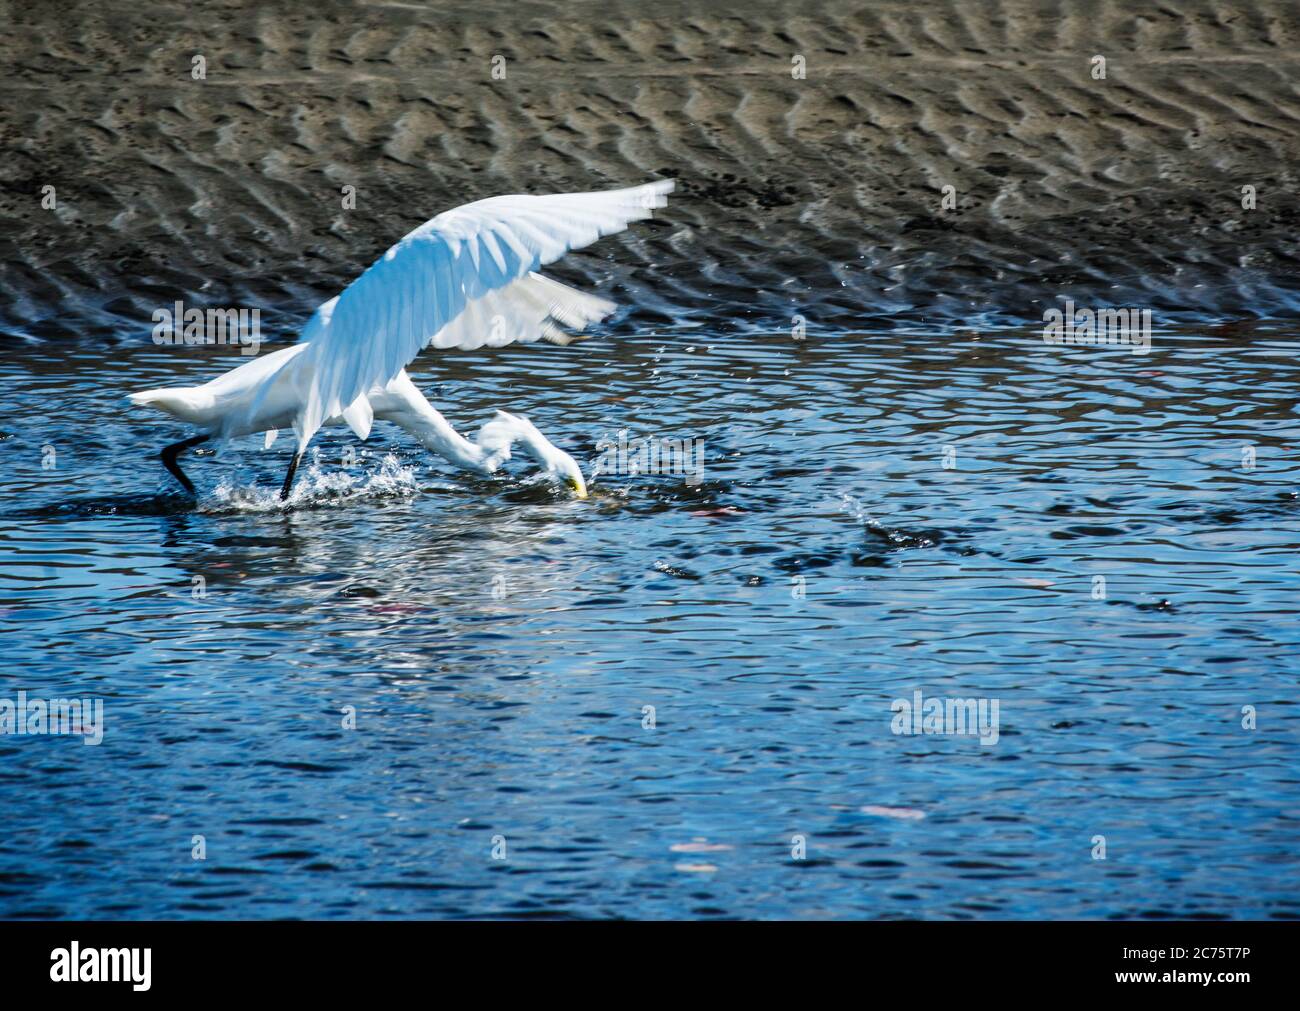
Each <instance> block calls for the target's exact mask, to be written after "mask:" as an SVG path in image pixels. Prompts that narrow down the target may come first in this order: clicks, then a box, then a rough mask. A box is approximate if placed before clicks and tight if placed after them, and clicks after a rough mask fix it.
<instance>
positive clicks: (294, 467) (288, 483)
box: [280, 453, 302, 502]
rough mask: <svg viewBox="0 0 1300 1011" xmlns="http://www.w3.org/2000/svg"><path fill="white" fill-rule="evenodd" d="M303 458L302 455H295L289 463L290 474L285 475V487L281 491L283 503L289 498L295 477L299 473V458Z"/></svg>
mask: <svg viewBox="0 0 1300 1011" xmlns="http://www.w3.org/2000/svg"><path fill="white" fill-rule="evenodd" d="M301 456H302V454H301V453H294V454H293V459H292V460H290V461H289V473H287V474H286V475H284V487H283V488H281V489H280V501H281V502H283V501H284V500H285V499H287V498H288V497H289V489H290V488H292V487H293V476H294V475H295V474H296V473H298V458H299V457H301Z"/></svg>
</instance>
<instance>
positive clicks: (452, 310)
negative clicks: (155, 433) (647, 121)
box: [129, 180, 673, 499]
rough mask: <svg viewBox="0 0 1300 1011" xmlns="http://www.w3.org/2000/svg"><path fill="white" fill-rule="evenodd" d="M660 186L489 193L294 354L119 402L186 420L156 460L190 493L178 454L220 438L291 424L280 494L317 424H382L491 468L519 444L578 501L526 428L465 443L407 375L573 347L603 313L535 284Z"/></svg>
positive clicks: (488, 429)
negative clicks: (480, 357) (434, 358)
mask: <svg viewBox="0 0 1300 1011" xmlns="http://www.w3.org/2000/svg"><path fill="white" fill-rule="evenodd" d="M672 189H673V183H672V181H671V180H666V181H663V182H656V183H650V184H648V185H645V186H633V187H630V188H628V189H620V190H605V191H601V192H595V193H561V194H555V195H552V196H526V195H519V196H505V197H491V198H489V199H487V200H479V201H477V202H476V203H472V204H466V205H465V206H463V207H458V208H456V209H455V210H452V211H447V212H445V213H443V214H440V215H438V216H437V217H436V218H434V219H432V220H431V221H428V222H426V223H425V224H423V225H421V226H420V227H419V228H417V229H415V230H414V231H413V232H411V233H410V234H409V235H407V236H406V237H405V238H404V239H402V240H401V241H400V242H398V243H397V244H396V245H395V246H393V247H392V248H391V249H389V250H388V252H386V253H385V254H384V255H383V256H381V257H380V258H379V259H378V260H377V261H376V262H375V263H374V264H373V265H372V266H371V267H370V268H369V269H368V270H366V272H365V273H363V274H362V275H361V276H360V277H358V278H357V279H356V280H355V281H353V282H352V283H351V284H350V285H348V287H347V288H345V289H344V290H343V292H342V293H341V294H340V295H338V296H336V297H335V298H332V299H330V300H329V301H328V302H326V303H325V304H324V305H322V306H321V307H320V308H319V309H317V310H316V312H315V313H313V314H312V317H311V318H310V319H309V320H308V321H307V324H306V326H305V327H304V328H303V331H302V339H301V340H300V341H299V342H298V343H297V344H295V345H294V346H292V347H289V348H284V349H282V350H280V351H275V352H273V353H271V354H268V355H263V356H261V357H259V358H257V359H255V360H254V361H251V362H247V363H245V364H244V365H241V366H239V367H238V368H236V369H232V370H231V371H230V372H227V373H226V374H225V375H222V376H219V377H217V378H216V379H214V380H212V381H211V382H209V383H205V384H204V385H202V386H192V387H173V388H167V389H157V390H146V391H143V392H140V393H132V394H130V395H129V397H130V400H131V402H132V403H135V404H142V405H148V406H151V407H155V408H157V409H159V410H161V411H164V412H166V413H167V414H170V415H171V416H172V417H175V418H178V419H179V420H181V421H184V422H187V423H188V424H191V425H194V426H195V427H197V428H198V429H200V434H199V435H196V436H194V437H192V438H189V439H184V440H182V441H180V442H177V443H174V444H172V445H170V446H167V447H166V448H165V449H163V451H162V454H161V455H162V460H163V464H164V465H165V466H166V467H167V470H168V471H170V472H171V474H172V475H173V476H175V477H176V479H177V480H178V481H180V483H181V484H182V485H183V486H184V487H185V489H186V490H187V491H189V492H191V493H193V491H194V485H193V484H192V483H191V482H190V480H189V479H188V478H187V477H186V476H185V474H184V473H183V472H182V471H181V469H180V466H179V465H178V463H177V456H178V455H179V454H180V453H181V452H182V451H184V450H186V449H189V448H191V447H193V446H197V445H199V444H201V443H203V442H206V441H208V440H209V439H216V440H218V441H223V440H226V439H231V438H236V437H238V436H241V435H249V434H253V433H256V432H266V433H267V437H266V443H265V444H266V445H267V446H270V445H271V443H272V442H273V441H274V439H275V436H276V433H277V432H278V431H279V430H280V429H282V428H287V429H292V430H293V432H294V435H295V436H296V439H297V445H296V447H295V449H294V454H293V458H292V460H291V461H290V463H289V472H288V474H287V475H286V476H285V480H284V485H283V487H282V488H281V489H280V497H281V498H282V499H287V498H288V497H289V489H290V488H291V487H292V485H293V478H294V474H295V473H296V471H297V468H298V461H299V460H300V459H301V457H302V454H303V452H304V450H306V448H307V445H308V443H310V442H311V439H312V437H313V436H314V435H315V434H316V432H317V431H318V430H319V429H320V428H321V427H322V426H324V425H347V426H348V427H349V428H351V429H352V431H353V432H354V433H355V434H356V435H357V436H358V437H359V438H361V439H366V438H368V437H369V435H370V428H371V424H372V422H373V420H374V419H375V418H379V419H380V420H385V421H392V422H394V423H396V424H397V425H399V426H401V427H402V428H403V429H405V430H406V431H408V432H410V433H411V434H412V435H413V436H415V438H416V439H418V440H419V441H420V443H421V444H423V445H424V446H425V447H426V448H428V449H430V450H432V451H433V452H435V453H437V454H438V455H440V456H442V457H445V458H446V459H447V460H449V461H450V462H451V463H453V464H455V465H457V466H459V467H464V468H467V469H470V470H476V471H479V472H481V473H491V472H493V471H494V470H496V469H497V468H498V467H499V466H500V465H501V463H502V462H504V461H505V460H507V459H509V457H510V448H511V445H512V444H513V443H514V442H519V443H521V444H522V445H523V447H524V449H525V450H526V451H527V452H528V453H529V454H530V455H532V456H533V457H534V458H535V459H537V460H538V462H539V463H541V464H542V466H543V467H545V468H546V470H547V471H548V472H549V473H552V474H554V475H556V476H557V477H559V478H561V479H562V480H564V481H566V482H567V483H568V484H569V485H570V487H572V488H573V490H574V491H575V492H576V493H577V494H578V495H579V497H585V496H586V494H587V490H586V484H585V482H584V481H583V478H582V469H581V468H580V467H579V466H578V464H577V463H576V462H575V461H574V460H573V458H572V457H570V456H569V455H568V454H567V453H564V452H563V451H561V450H559V449H557V448H556V447H555V446H554V445H552V444H551V443H550V442H549V441H548V440H547V439H546V438H545V437H544V436H543V435H542V433H541V432H539V431H538V430H537V429H536V428H535V427H534V426H533V425H532V424H531V423H529V422H528V421H527V420H526V419H524V418H520V417H517V416H515V415H511V414H507V413H506V412H504V411H499V412H498V413H497V416H496V418H494V419H493V420H492V421H490V422H488V423H487V424H486V425H484V426H483V428H482V429H481V430H480V431H479V434H478V437H477V441H475V442H470V441H469V440H468V439H465V438H463V437H462V436H460V435H458V434H457V433H456V432H455V430H454V429H453V428H452V427H451V425H449V424H448V423H447V421H446V419H444V418H443V416H442V415H441V414H439V413H438V412H437V411H436V410H434V409H433V407H432V406H431V405H430V404H429V402H428V401H427V400H426V399H425V398H424V396H423V395H422V394H421V393H420V391H419V390H418V389H416V387H415V384H414V383H412V382H411V379H410V377H409V376H408V375H407V374H406V366H407V365H408V364H409V363H410V362H411V361H412V360H413V359H414V358H415V356H416V355H417V354H419V352H420V351H421V350H422V349H423V348H424V347H426V346H430V345H431V346H433V347H436V348H460V349H466V350H471V349H475V348H479V347H483V346H489V347H501V346H504V345H506V344H511V343H513V342H515V341H535V340H548V341H552V342H554V343H559V344H565V343H568V341H569V340H571V339H572V338H571V337H570V336H569V334H567V333H566V332H565V331H564V330H563V329H562V327H572V328H573V329H575V330H581V329H582V328H584V327H585V326H587V324H589V323H592V322H596V321H598V320H601V319H604V318H605V317H606V316H608V315H609V314H610V313H611V312H613V311H614V308H615V307H614V304H613V303H612V302H610V301H608V300H606V299H603V298H598V297H596V296H594V295H589V294H586V293H584V292H580V291H576V290H574V289H573V288H570V287H567V286H566V285H563V284H560V283H559V282H558V281H554V280H551V279H550V278H547V277H543V276H542V275H541V274H539V273H537V268H538V267H540V266H542V265H544V264H547V263H551V262H553V261H555V260H558V259H559V258H560V257H561V256H563V255H564V254H565V253H566V252H568V251H569V250H570V249H578V248H581V247H583V246H586V245H590V244H591V243H592V242H595V241H596V240H597V239H599V238H601V237H602V236H605V235H611V234H613V233H615V232H621V231H622V230H623V229H624V228H626V227H627V226H628V224H629V223H630V222H632V221H637V220H640V219H642V218H647V217H650V216H651V211H652V209H653V208H655V207H663V206H664V205H665V204H666V203H667V194H668V193H670V192H672Z"/></svg>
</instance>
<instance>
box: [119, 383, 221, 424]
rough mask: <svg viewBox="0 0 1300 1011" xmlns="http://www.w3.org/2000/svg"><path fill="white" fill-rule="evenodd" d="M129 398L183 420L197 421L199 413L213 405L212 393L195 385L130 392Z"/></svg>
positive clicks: (137, 403) (140, 405) (140, 404)
mask: <svg viewBox="0 0 1300 1011" xmlns="http://www.w3.org/2000/svg"><path fill="white" fill-rule="evenodd" d="M126 397H127V399H128V400H129V401H131V403H133V404H135V405H137V406H139V407H156V408H157V409H158V410H160V411H162V412H163V413H165V414H170V415H171V416H172V417H173V418H179V419H180V420H181V421H189V422H195V421H197V420H198V416H199V414H200V413H201V412H202V411H203V410H204V409H205V408H206V407H210V406H211V400H212V395H211V394H210V393H204V392H203V391H201V390H200V389H198V388H197V387H193V386H173V387H170V388H168V389H159V390H141V391H140V392H138V393H128V394H127V395H126Z"/></svg>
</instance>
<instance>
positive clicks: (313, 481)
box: [198, 450, 419, 513]
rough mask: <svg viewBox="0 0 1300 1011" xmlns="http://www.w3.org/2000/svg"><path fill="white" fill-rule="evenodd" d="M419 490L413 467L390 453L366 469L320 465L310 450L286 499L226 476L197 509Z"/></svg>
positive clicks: (338, 500)
mask: <svg viewBox="0 0 1300 1011" xmlns="http://www.w3.org/2000/svg"><path fill="white" fill-rule="evenodd" d="M418 490H419V485H418V483H417V482H416V477H415V468H414V467H412V466H406V465H404V464H402V463H401V462H400V461H399V460H398V459H397V457H396V456H394V455H393V454H392V453H388V454H386V455H385V456H384V457H383V458H382V459H381V460H380V461H379V466H378V468H377V469H375V470H366V469H364V468H363V467H362V466H360V465H357V466H354V467H350V468H340V467H337V466H325V467H322V466H321V463H320V455H319V453H318V452H317V451H315V450H313V451H312V460H311V463H310V464H309V465H308V466H307V467H306V468H305V469H303V470H301V471H299V473H298V479H297V481H296V482H295V483H294V488H293V491H292V492H291V493H290V494H289V500H288V501H287V502H282V501H281V500H280V491H279V489H278V488H275V487H271V486H268V485H258V484H253V485H244V484H235V483H234V482H231V481H229V480H225V481H222V482H221V483H220V484H218V485H217V487H216V488H215V489H214V490H213V492H212V497H211V500H210V501H205V502H203V503H201V504H200V505H199V510H198V511H199V512H204V513H214V512H216V513H219V512H231V511H234V512H278V511H280V510H282V509H286V508H302V507H304V506H320V505H330V506H333V505H343V504H346V503H348V502H355V501H356V500H358V499H370V498H387V497H392V496H402V495H414V494H415V493H416V492H417V491H418Z"/></svg>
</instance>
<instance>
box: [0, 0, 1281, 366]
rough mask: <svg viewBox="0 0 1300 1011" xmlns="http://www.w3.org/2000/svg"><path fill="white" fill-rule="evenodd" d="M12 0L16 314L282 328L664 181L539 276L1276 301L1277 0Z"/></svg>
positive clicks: (1192, 311)
mask: <svg viewBox="0 0 1300 1011" xmlns="http://www.w3.org/2000/svg"><path fill="white" fill-rule="evenodd" d="M4 7H6V8H8V9H7V10H6V11H5V20H6V22H7V23H9V24H10V25H11V28H10V31H8V32H7V33H6V36H5V38H4V40H3V42H2V43H0V44H2V45H3V46H4V47H5V49H6V53H5V55H4V59H3V62H4V65H5V72H4V74H3V77H2V78H0V93H2V97H3V101H0V138H2V139H3V145H4V150H5V152H6V157H5V158H4V159H3V160H0V260H2V261H3V263H4V266H3V274H2V275H0V289H2V294H3V298H0V328H3V330H5V331H6V332H9V333H11V334H20V335H25V336H28V337H30V338H38V339H39V338H50V337H61V336H68V335H93V336H96V337H112V338H116V339H124V340H131V341H136V340H140V339H142V338H143V337H145V336H146V335H147V334H148V331H149V326H150V322H149V320H150V313H151V312H152V310H153V309H154V308H155V307H157V306H158V305H169V304H170V303H171V302H172V301H173V300H174V299H176V298H182V299H185V300H187V301H189V302H191V303H193V304H200V305H202V304H208V305H212V304H220V305H252V306H258V307H260V308H261V311H262V318H263V323H264V326H266V325H269V326H270V327H271V329H273V330H274V328H275V327H277V326H283V327H284V328H285V329H286V332H289V331H291V330H292V328H293V327H294V326H295V325H296V324H297V323H298V322H299V321H300V320H301V318H302V317H303V316H304V315H305V314H306V313H307V312H308V311H309V310H310V309H311V308H312V307H313V306H314V305H315V304H316V303H317V302H319V301H321V300H323V299H324V298H327V297H329V296H330V295H332V294H334V293H335V292H336V291H337V290H338V289H339V288H341V287H342V286H343V285H344V284H346V283H347V281H348V280H349V279H350V278H352V277H353V276H355V275H356V273H358V272H359V271H360V270H361V269H363V268H364V267H365V266H366V265H367V264H369V263H370V262H371V260H372V259H373V258H374V257H375V256H376V255H377V254H378V253H380V252H381V251H382V250H383V249H385V248H386V247H387V246H388V245H389V244H390V243H391V242H393V241H394V240H395V239H397V238H398V237H400V236H401V235H402V234H404V233H405V232H406V231H407V230H409V229H410V228H412V227H413V226H415V225H417V224H419V223H420V222H421V221H423V220H425V219H426V218H428V217H430V216H432V215H433V214H435V213H437V212H439V211H441V210H443V209H446V208H447V207H449V206H454V205H456V204H458V203H461V202H464V201H467V200H471V199H476V198H480V197H484V196H488V195H492V194H496V193H501V192H511V191H527V192H547V191H556V190H569V189H594V188H599V187H605V186H613V185H624V184H631V183H636V182H640V181H643V180H646V179H650V178H655V177H663V176H672V177H675V178H677V179H678V180H679V186H680V188H679V194H678V199H676V200H675V201H674V203H673V206H672V208H671V212H670V213H668V214H666V215H664V217H663V219H662V221H660V222H656V223H654V224H653V225H651V226H648V227H646V228H644V229H637V230H636V231H635V232H633V233H629V234H627V235H624V236H621V237H619V238H617V239H615V240H611V241H610V242H609V243H607V244H604V245H602V246H601V247H599V249H598V250H597V251H593V252H592V253H590V254H587V255H580V256H577V257H573V258H571V259H570V260H569V261H566V264H565V266H564V268H563V269H562V270H561V271H560V273H561V274H565V275H567V276H569V277H571V278H575V279H576V278H580V277H582V276H583V275H585V279H586V280H588V281H595V282H598V283H600V285H601V286H602V288H604V289H605V290H608V291H610V292H612V293H613V294H614V295H615V297H618V296H619V294H620V293H622V294H623V296H624V297H623V301H624V302H625V303H633V302H634V303H635V308H630V311H631V313H632V321H633V322H634V323H636V324H639V325H647V326H653V325H654V324H656V323H661V322H666V321H668V320H673V321H678V322H681V321H689V320H692V319H707V320H708V321H709V322H710V323H711V324H713V325H723V326H733V325H734V326H744V325H752V326H756V327H771V328H788V327H789V325H790V318H791V316H793V315H796V314H797V315H802V316H803V317H805V318H806V319H807V320H808V326H809V327H810V328H816V327H818V326H821V327H825V328H828V329H843V328H852V329H858V328H864V327H868V326H877V325H880V324H881V322H882V321H883V322H885V323H888V322H889V320H891V319H893V320H904V321H921V320H925V321H929V322H936V321H937V322H944V323H951V324H957V325H962V324H969V325H978V324H980V323H985V322H989V321H1007V322H1011V321H1022V322H1023V321H1029V322H1032V321H1035V320H1041V318H1042V311H1043V307H1044V306H1045V305H1051V304H1053V303H1054V300H1055V299H1058V298H1065V297H1070V298H1073V299H1074V300H1075V301H1076V302H1079V303H1081V304H1086V303H1089V302H1091V303H1092V304H1099V305H1112V304H1113V305H1140V306H1143V307H1152V308H1154V309H1155V310H1156V311H1157V318H1158V319H1164V318H1169V317H1171V316H1175V315H1178V314H1186V315H1190V316H1194V317H1195V316H1200V317H1209V318H1217V319H1236V318H1242V317H1257V316H1278V315H1281V316H1294V315H1295V314H1296V312H1297V310H1298V308H1300V300H1298V299H1297V298H1296V297H1295V295H1294V294H1293V292H1294V291H1295V290H1296V288H1297V281H1298V280H1300V277H1298V275H1300V265H1298V261H1297V253H1298V252H1300V244H1298V243H1297V239H1296V235H1297V231H1298V229H1297V212H1296V206H1297V204H1296V199H1295V189H1296V174H1295V169H1294V165H1295V161H1296V158H1295V155H1296V153H1297V149H1298V148H1300V95H1298V93H1297V87H1296V84H1297V79H1298V78H1297V69H1298V68H1300V7H1298V6H1297V5H1295V4H1291V3H1285V2H1277V0H1265V2H1262V3H1257V2H1249V3H1246V2H1217V0H1216V2H1208V3H1199V4H1197V3H1192V4H1179V5H1172V4H1171V5H1167V6H1163V5H1155V6H1152V7H1150V8H1148V10H1147V13H1144V14H1142V13H1135V12H1134V11H1135V8H1134V6H1133V5H1132V4H1129V3H1127V2H1123V3H1119V2H1110V0H1099V2H1079V3H1043V2H1025V0H1007V2H1001V3H988V4H977V3H961V4H957V3H952V4H940V5H935V4H926V5H916V4H912V3H910V2H886V3H879V4H871V5H864V4H858V3H841V2H834V0H831V2H813V3H804V4H800V5H798V7H797V9H793V8H792V6H791V5H789V4H786V3H775V2H769V0H751V2H747V3H744V4H733V5H709V6H708V7H707V9H705V8H702V7H700V6H699V5H694V4H684V3H674V2H669V3H660V4H655V5H653V7H649V6H647V5H644V4H639V3H624V2H611V3H601V4H586V3H582V4H570V5H565V6H563V7H553V6H551V5H549V4H538V3H523V4H515V3H502V2H497V0H488V2H482V3H477V4H474V5H472V7H470V6H462V7H461V8H460V9H458V10H453V9H451V8H450V7H449V6H446V5H433V6H428V7H426V6H424V5H420V4H385V3H370V4H362V5H351V4H341V3H334V2H329V0H325V2H320V3H315V4H313V5H311V8H310V10H307V9H305V8H304V6H303V5H296V4H293V5H290V4H284V5H280V4H269V5H268V4H240V3H225V4H221V3H216V4H204V5H202V6H201V7H195V6H192V5H190V4H186V3H172V2H159V0H149V2H144V3H137V2H130V3H127V2H120V0H110V2H101V3H96V4H85V5H72V6H70V7H60V8H59V9H55V8H54V7H53V6H52V5H30V6H29V5H19V4H5V5H4ZM195 56H202V57H203V59H204V61H205V77H204V78H203V79H201V80H196V79H194V77H193V75H192V68H193V58H194V57H195ZM1096 56H1104V57H1105V78H1104V79H1098V78H1096V77H1094V72H1095V70H1094V68H1095V67H1096V63H1095V60H1094V57H1096ZM799 69H802V70H803V73H804V76H802V78H801V77H799V76H798V75H797V74H796V73H792V71H797V70H799ZM494 72H495V75H496V76H495V77H494ZM503 73H504V77H502V74H503ZM47 186H53V187H54V188H55V190H54V193H55V196H56V199H57V205H56V206H55V207H54V208H52V209H43V208H42V206H41V200H42V195H43V193H46V192H48V191H46V190H44V189H43V188H44V187H47ZM949 186H950V187H952V189H951V190H950V191H947V192H948V194H949V197H950V199H949V200H948V203H949V204H950V205H951V206H945V201H944V194H945V190H944V187H949ZM1246 186H1250V187H1254V193H1255V206H1254V207H1253V208H1252V209H1246V208H1243V206H1242V203H1243V187H1246ZM344 187H355V193H356V206H355V209H344V207H343V206H342V203H343V194H342V191H343V188H344ZM628 287H631V288H633V289H634V295H633V296H632V297H628V293H627V291H626V289H627V288H628Z"/></svg>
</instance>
